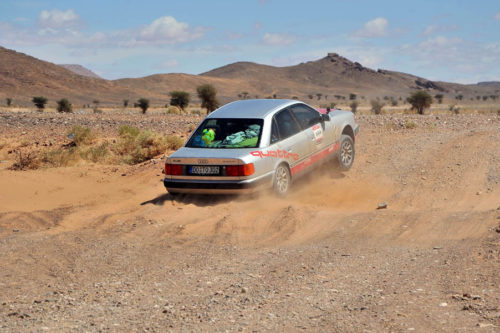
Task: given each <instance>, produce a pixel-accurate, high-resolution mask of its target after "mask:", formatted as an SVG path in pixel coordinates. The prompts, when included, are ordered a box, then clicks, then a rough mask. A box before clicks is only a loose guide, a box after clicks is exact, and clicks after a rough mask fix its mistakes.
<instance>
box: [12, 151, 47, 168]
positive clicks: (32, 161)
mask: <svg viewBox="0 0 500 333" xmlns="http://www.w3.org/2000/svg"><path fill="white" fill-rule="evenodd" d="M41 164H42V162H41V160H40V156H39V155H38V153H37V152H34V151H31V152H25V153H23V152H22V151H20V150H18V151H16V161H15V162H14V164H13V165H12V166H11V167H10V169H11V170H35V169H38V168H39V167H40V166H41Z"/></svg>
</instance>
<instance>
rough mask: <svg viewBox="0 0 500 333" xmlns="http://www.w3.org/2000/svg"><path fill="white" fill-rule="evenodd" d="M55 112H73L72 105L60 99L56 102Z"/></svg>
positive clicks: (64, 99)
mask: <svg viewBox="0 0 500 333" xmlns="http://www.w3.org/2000/svg"><path fill="white" fill-rule="evenodd" d="M57 111H59V112H67V113H69V112H73V105H71V103H70V102H69V101H68V100H67V99H66V98H63V99H60V100H58V101H57Z"/></svg>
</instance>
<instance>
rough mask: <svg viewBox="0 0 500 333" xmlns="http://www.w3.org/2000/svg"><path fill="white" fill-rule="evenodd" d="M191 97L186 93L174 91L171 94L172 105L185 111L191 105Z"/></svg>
mask: <svg viewBox="0 0 500 333" xmlns="http://www.w3.org/2000/svg"><path fill="white" fill-rule="evenodd" d="M189 99H190V95H189V93H188V92H186V91H179V90H176V91H172V92H170V105H174V106H178V107H180V108H181V109H183V110H184V109H185V108H186V107H187V106H188V105H189Z"/></svg>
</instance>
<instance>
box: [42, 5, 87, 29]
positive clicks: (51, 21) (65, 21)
mask: <svg viewBox="0 0 500 333" xmlns="http://www.w3.org/2000/svg"><path fill="white" fill-rule="evenodd" d="M79 24H80V16H78V15H77V14H76V13H75V12H74V11H73V9H68V10H67V11H65V12H63V11H61V10H59V9H53V10H42V11H41V12H40V15H38V25H39V26H40V27H41V28H43V29H54V30H56V29H61V28H69V27H75V26H78V25H79Z"/></svg>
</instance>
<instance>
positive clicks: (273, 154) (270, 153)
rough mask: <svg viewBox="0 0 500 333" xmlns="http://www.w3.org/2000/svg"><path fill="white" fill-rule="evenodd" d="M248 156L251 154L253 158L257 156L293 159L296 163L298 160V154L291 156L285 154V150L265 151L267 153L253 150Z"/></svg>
mask: <svg viewBox="0 0 500 333" xmlns="http://www.w3.org/2000/svg"><path fill="white" fill-rule="evenodd" d="M250 154H252V155H253V156H258V157H260V158H263V157H279V158H286V159H287V160H289V159H293V160H294V161H297V160H298V159H299V154H292V153H289V152H287V151H286V150H281V149H276V150H267V151H260V150H255V151H253V152H251V153H250Z"/></svg>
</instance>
